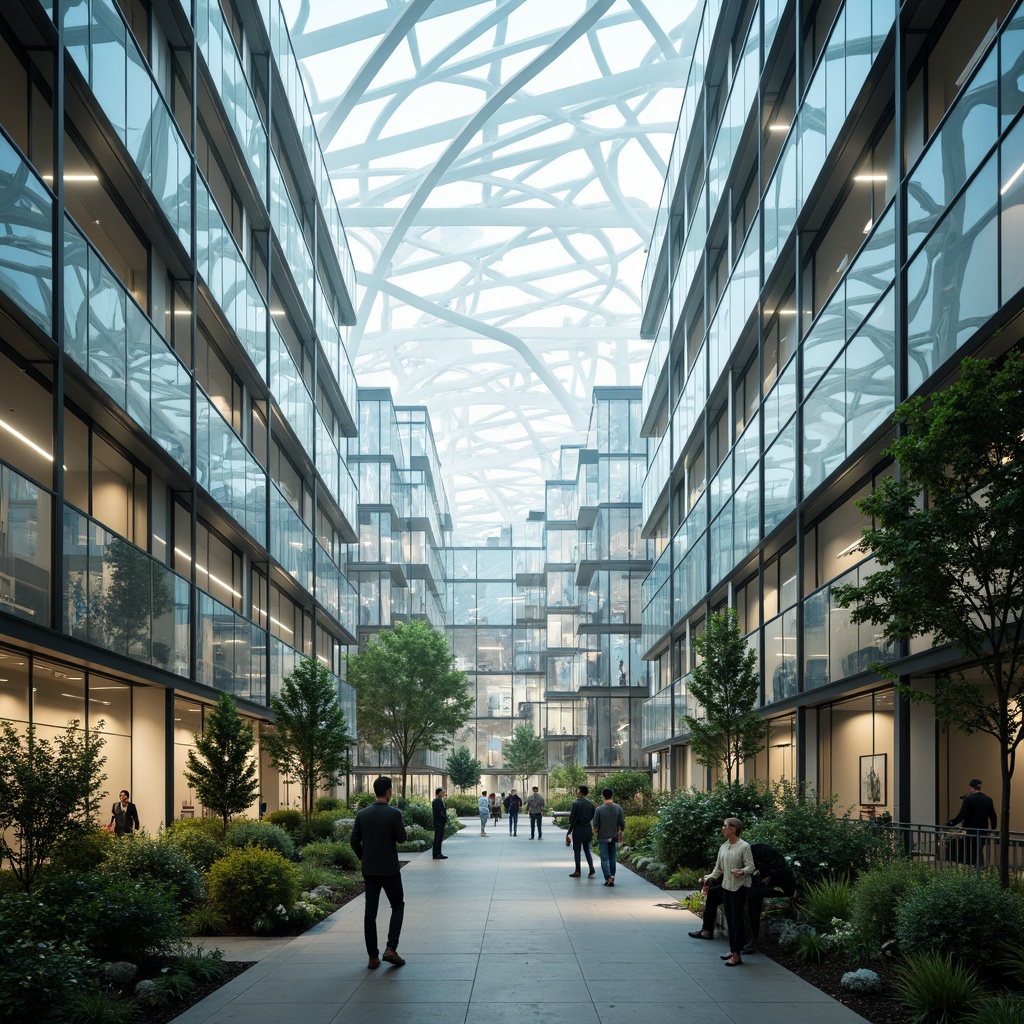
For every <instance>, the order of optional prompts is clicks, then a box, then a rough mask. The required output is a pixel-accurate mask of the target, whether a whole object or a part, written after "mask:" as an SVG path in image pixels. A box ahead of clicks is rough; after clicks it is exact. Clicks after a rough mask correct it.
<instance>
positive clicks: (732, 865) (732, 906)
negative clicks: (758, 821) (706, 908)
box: [705, 818, 754, 967]
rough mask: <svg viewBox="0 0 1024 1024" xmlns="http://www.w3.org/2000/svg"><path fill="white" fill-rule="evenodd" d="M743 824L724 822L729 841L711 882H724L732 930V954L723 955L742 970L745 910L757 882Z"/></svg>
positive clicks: (733, 820)
mask: <svg viewBox="0 0 1024 1024" xmlns="http://www.w3.org/2000/svg"><path fill="white" fill-rule="evenodd" d="M742 831H743V822H741V821H740V819H739V818H726V819H725V821H724V822H723V823H722V835H723V836H725V842H724V843H722V845H721V847H720V848H719V850H718V860H716V861H715V870H714V871H712V872H711V874H710V875H707V876H705V877H706V878H707V879H712V878H720V879H721V880H722V905H723V908H724V910H725V923H726V925H727V926H728V929H729V950H730V952H729V955H728V956H723V957H722V959H723V960H724V961H725V966H726V967H739V965H740V964H742V963H743V960H742V958H741V957H740V950H741V949H743V942H744V939H745V938H746V936H745V934H744V929H743V908H744V907H745V906H746V902H747V890H748V889H749V888H750V884H751V882H752V880H753V874H754V857H753V854H751V852H750V844H749V843H748V842H746V841H745V840H743V839H740V833H741V832H742Z"/></svg>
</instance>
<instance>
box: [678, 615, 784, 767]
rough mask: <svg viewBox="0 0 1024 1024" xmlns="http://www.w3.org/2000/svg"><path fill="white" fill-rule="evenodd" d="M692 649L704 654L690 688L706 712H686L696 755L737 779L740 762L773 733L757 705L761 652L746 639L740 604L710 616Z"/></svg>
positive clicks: (759, 748) (703, 762) (755, 751)
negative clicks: (699, 713) (739, 616)
mask: <svg viewBox="0 0 1024 1024" xmlns="http://www.w3.org/2000/svg"><path fill="white" fill-rule="evenodd" d="M693 649H694V651H696V652H697V654H698V655H699V656H700V659H701V660H700V664H698V665H697V667H696V668H695V669H694V670H693V673H692V674H691V676H690V693H691V694H692V695H693V697H694V700H695V701H696V702H697V703H698V704H699V705H700V706H701V708H702V710H703V717H701V718H696V717H694V716H693V715H687V716H686V724H687V725H688V726H689V728H690V742H691V744H692V745H693V752H694V755H695V756H696V758H697V760H698V761H699V762H700V763H701V764H703V765H705V766H707V767H709V768H715V767H718V768H721V769H722V770H723V772H724V773H725V777H726V781H727V782H728V783H729V784H732V781H733V779H737V780H738V779H739V774H740V765H741V764H742V763H743V762H744V761H746V760H747V758H750V757H753V756H754V755H755V754H757V753H758V752H759V751H761V750H763V749H764V743H765V737H766V735H767V733H768V722H767V720H766V719H764V718H762V717H761V715H760V713H759V712H758V711H757V709H756V707H755V705H756V704H757V698H758V689H759V686H760V680H759V679H758V675H757V654H756V653H755V652H754V651H752V650H750V648H749V647H748V646H747V644H746V641H745V640H744V639H743V634H742V633H741V632H740V623H739V618H738V616H737V615H736V609H735V608H729V609H728V610H726V611H725V612H716V613H715V614H714V615H711V616H709V618H708V621H707V628H706V629H705V630H704V632H703V633H701V635H700V636H699V637H697V639H696V640H694V641H693Z"/></svg>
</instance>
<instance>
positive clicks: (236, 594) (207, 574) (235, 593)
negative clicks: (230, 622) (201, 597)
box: [174, 548, 242, 599]
mask: <svg viewBox="0 0 1024 1024" xmlns="http://www.w3.org/2000/svg"><path fill="white" fill-rule="evenodd" d="M174 553H175V554H176V555H180V556H181V557H182V558H184V559H185V561H186V562H191V561H192V559H191V558H189V557H188V555H186V554H185V552H184V551H182V550H181V548H175V549H174ZM196 572H201V573H202V574H203V575H204V576H205V577H206V578H207V579H208V580H209V581H210V582H211V583H216V584H217V585H218V586H220V587H223V588H224V589H225V590H226V591H227V592H228V593H229V594H231V595H232V596H233V597H237V598H239V599H241V597H242V595H241V594H240V593H239V592H238V591H237V590H234V589H233V588H232V587H231V586H229V585H228V584H227V583H225V582H224V581H223V580H222V579H219V578H218V577H216V576H214V575H213V573H211V572H209V571H208V570H206V569H204V568H203V567H202V566H201V565H200V564H199V563H198V562H196Z"/></svg>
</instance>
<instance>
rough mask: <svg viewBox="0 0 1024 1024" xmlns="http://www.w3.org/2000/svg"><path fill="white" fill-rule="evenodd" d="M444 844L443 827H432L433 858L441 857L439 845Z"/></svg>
mask: <svg viewBox="0 0 1024 1024" xmlns="http://www.w3.org/2000/svg"><path fill="white" fill-rule="evenodd" d="M442 842H444V825H435V826H434V856H435V857H440V856H441V843H442Z"/></svg>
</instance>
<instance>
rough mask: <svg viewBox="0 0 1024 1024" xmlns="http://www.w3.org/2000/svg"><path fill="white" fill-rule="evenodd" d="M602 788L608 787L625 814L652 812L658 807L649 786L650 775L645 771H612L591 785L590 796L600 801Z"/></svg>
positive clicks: (646, 813)
mask: <svg viewBox="0 0 1024 1024" xmlns="http://www.w3.org/2000/svg"><path fill="white" fill-rule="evenodd" d="M603 789H610V790H611V791H612V792H613V793H614V794H615V796H614V800H615V802H616V803H617V804H619V806H620V807H622V809H623V810H624V811H625V812H626V814H627V815H648V814H654V813H655V811H657V809H658V801H657V799H656V798H655V795H654V790H653V789H652V788H651V776H650V775H649V774H648V773H647V772H641V771H635V770H634V771H621V772H612V774H611V775H606V776H605V777H604V778H603V779H600V780H599V781H598V782H597V784H596V785H595V786H593V787H591V790H590V795H591V797H593V799H594V800H596V801H598V802H600V800H601V790H603Z"/></svg>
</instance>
